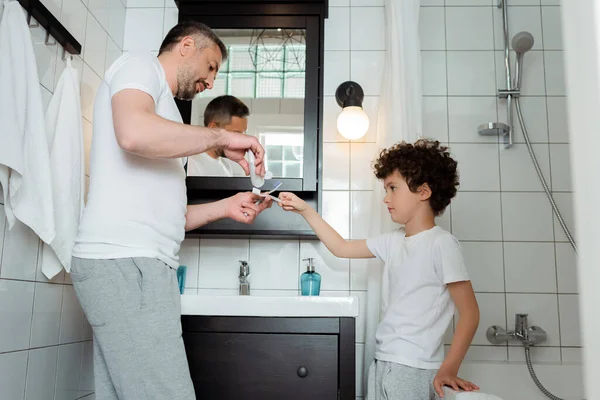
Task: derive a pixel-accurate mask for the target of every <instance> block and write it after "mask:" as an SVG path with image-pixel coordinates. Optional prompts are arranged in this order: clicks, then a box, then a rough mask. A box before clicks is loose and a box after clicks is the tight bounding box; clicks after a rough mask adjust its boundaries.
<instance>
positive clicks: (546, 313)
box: [506, 293, 560, 346]
mask: <svg viewBox="0 0 600 400" xmlns="http://www.w3.org/2000/svg"><path fill="white" fill-rule="evenodd" d="M506 312H507V317H508V326H509V327H514V325H515V314H529V315H528V317H527V320H528V324H529V326H534V325H535V326H539V327H541V328H542V329H543V330H545V331H546V334H547V335H548V337H547V340H546V341H545V342H544V343H543V345H544V346H559V345H560V341H559V332H558V301H557V298H556V294H516V293H507V294H506Z"/></svg>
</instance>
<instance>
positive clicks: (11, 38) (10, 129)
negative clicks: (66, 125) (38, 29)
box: [0, 1, 55, 243]
mask: <svg viewBox="0 0 600 400" xmlns="http://www.w3.org/2000/svg"><path fill="white" fill-rule="evenodd" d="M0 186H2V190H3V192H4V210H5V212H6V219H7V220H8V227H9V229H11V228H12V227H13V226H14V224H15V220H16V219H18V220H19V221H21V222H22V223H23V224H25V225H27V226H29V227H30V228H31V229H32V230H33V231H34V232H35V233H36V234H37V235H38V236H39V237H40V239H42V240H43V241H44V242H46V243H50V242H51V241H52V240H53V239H54V235H55V232H54V212H53V204H52V182H51V176H50V157H49V154H48V142H47V139H46V129H45V125H44V110H43V106H42V95H41V92H40V83H39V78H38V72H37V66H36V63H35V55H34V53H33V45H32V43H31V33H30V32H29V26H28V25H27V21H26V20H25V14H24V13H23V10H22V8H21V5H20V4H19V3H18V2H16V1H13V2H5V3H4V12H3V15H2V21H1V22H0Z"/></svg>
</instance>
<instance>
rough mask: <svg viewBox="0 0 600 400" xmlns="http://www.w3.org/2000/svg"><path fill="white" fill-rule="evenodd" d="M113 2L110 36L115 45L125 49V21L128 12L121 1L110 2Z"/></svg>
mask: <svg viewBox="0 0 600 400" xmlns="http://www.w3.org/2000/svg"><path fill="white" fill-rule="evenodd" d="M108 1H110V2H111V4H112V7H111V11H110V14H109V17H110V19H109V26H108V29H107V31H108V34H109V35H110V37H112V38H113V40H114V41H115V43H116V44H117V45H118V46H119V47H120V48H123V42H124V40H125V20H126V13H127V10H126V8H125V6H124V5H123V3H121V1H120V0H108Z"/></svg>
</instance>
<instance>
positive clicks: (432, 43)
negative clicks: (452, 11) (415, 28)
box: [419, 7, 446, 50]
mask: <svg viewBox="0 0 600 400" xmlns="http://www.w3.org/2000/svg"><path fill="white" fill-rule="evenodd" d="M419 39H420V43H421V50H446V17H445V15H444V7H421V10H420V11H419Z"/></svg>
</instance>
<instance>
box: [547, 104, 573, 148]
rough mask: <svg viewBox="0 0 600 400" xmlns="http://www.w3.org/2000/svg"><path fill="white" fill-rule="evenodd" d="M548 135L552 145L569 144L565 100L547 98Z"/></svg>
mask: <svg viewBox="0 0 600 400" xmlns="http://www.w3.org/2000/svg"><path fill="white" fill-rule="evenodd" d="M546 102H547V107H548V133H549V136H550V142H552V143H569V129H568V118H567V98H566V97H548V98H547V99H546Z"/></svg>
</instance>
